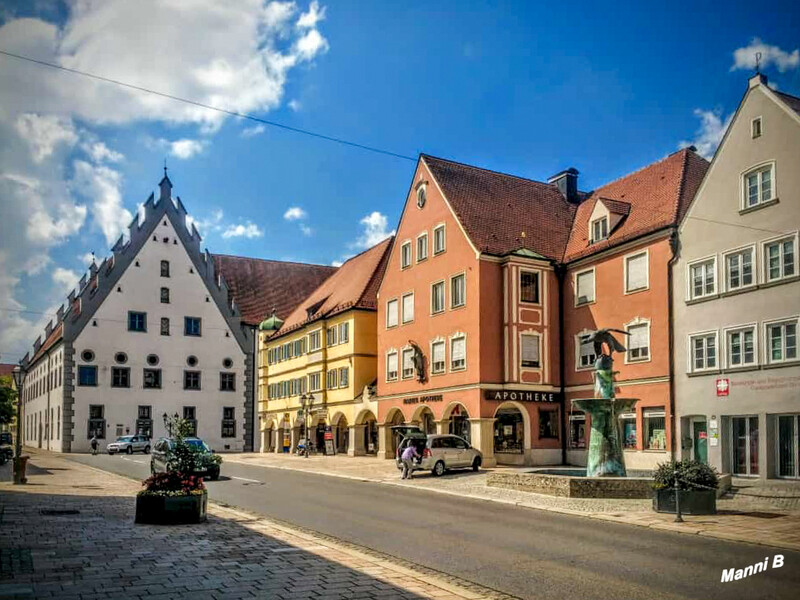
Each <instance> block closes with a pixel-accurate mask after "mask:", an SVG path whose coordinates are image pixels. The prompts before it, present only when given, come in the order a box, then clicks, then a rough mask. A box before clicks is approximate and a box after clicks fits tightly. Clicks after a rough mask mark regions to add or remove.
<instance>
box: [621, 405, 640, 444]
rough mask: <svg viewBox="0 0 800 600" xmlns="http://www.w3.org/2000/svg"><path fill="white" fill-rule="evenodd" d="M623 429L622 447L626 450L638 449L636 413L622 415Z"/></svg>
mask: <svg viewBox="0 0 800 600" xmlns="http://www.w3.org/2000/svg"><path fill="white" fill-rule="evenodd" d="M619 422H620V426H621V429H622V447H623V448H625V449H626V450H635V449H636V413H622V414H621V415H620V416H619Z"/></svg>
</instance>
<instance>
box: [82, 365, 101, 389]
mask: <svg viewBox="0 0 800 600" xmlns="http://www.w3.org/2000/svg"><path fill="white" fill-rule="evenodd" d="M78 385H81V386H96V385H97V367H95V366H90V365H80V366H79V367H78Z"/></svg>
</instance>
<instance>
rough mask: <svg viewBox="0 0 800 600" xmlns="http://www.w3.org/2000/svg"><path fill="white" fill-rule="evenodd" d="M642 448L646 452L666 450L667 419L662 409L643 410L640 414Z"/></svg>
mask: <svg viewBox="0 0 800 600" xmlns="http://www.w3.org/2000/svg"><path fill="white" fill-rule="evenodd" d="M642 421H643V428H644V447H645V448H646V449H647V450H666V449H667V419H666V413H665V412H664V409H663V408H657V409H652V408H645V409H644V411H643V412H642Z"/></svg>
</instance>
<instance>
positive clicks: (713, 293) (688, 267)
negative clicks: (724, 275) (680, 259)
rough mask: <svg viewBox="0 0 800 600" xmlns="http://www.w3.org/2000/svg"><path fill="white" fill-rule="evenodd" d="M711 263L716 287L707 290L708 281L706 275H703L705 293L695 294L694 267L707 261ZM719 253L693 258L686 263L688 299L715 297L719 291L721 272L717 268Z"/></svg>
mask: <svg viewBox="0 0 800 600" xmlns="http://www.w3.org/2000/svg"><path fill="white" fill-rule="evenodd" d="M708 262H710V263H711V265H712V266H711V270H712V272H713V274H714V289H713V290H712V291H710V292H706V291H705V289H706V283H705V277H703V293H702V294H700V295H699V296H695V295H694V278H693V277H692V269H693V268H694V267H696V266H699V265H703V264H705V263H708ZM717 263H718V261H717V255H716V254H713V255H711V256H705V257H703V258H699V259H697V260H693V261H692V262H690V263H688V264H687V265H686V300H687V301H691V300H704V299H707V298H715V297H716V296H717V295H718V293H719V273H718V269H717Z"/></svg>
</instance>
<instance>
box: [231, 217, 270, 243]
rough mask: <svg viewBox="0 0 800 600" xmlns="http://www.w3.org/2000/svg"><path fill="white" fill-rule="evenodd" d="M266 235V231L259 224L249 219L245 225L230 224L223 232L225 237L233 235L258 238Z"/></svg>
mask: <svg viewBox="0 0 800 600" xmlns="http://www.w3.org/2000/svg"><path fill="white" fill-rule="evenodd" d="M262 235H264V232H263V231H261V230H260V229H259V228H258V225H256V224H255V223H251V222H250V221H248V222H247V223H246V224H244V225H241V224H239V225H230V226H229V227H228V228H227V229H226V230H225V231H224V232H223V233H222V237H223V238H225V239H228V238H233V237H246V238H256V237H261V236H262Z"/></svg>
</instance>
